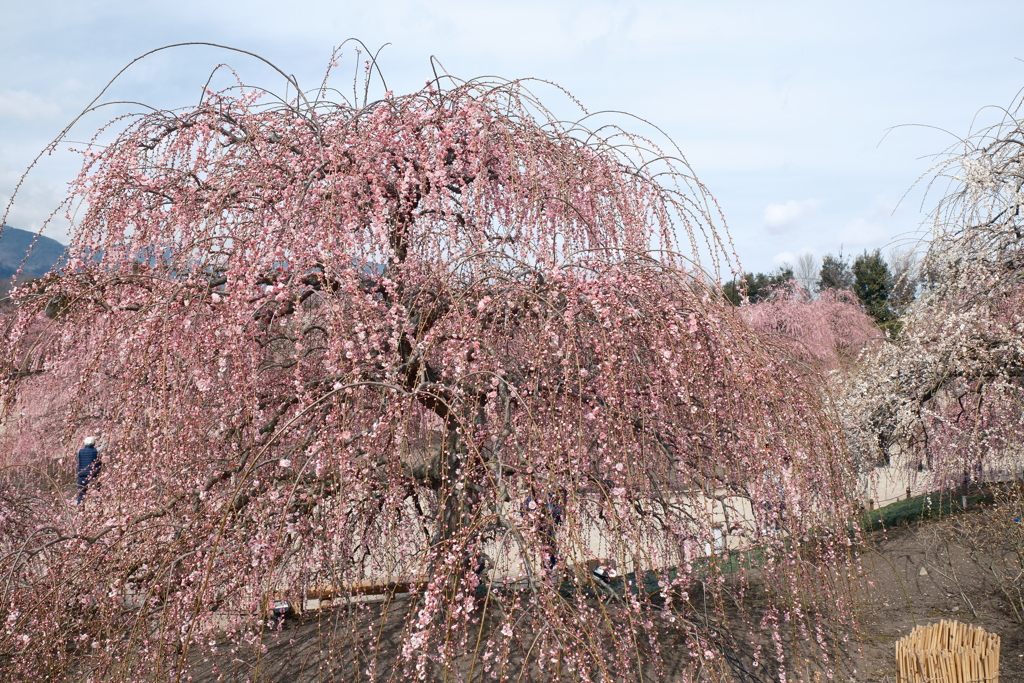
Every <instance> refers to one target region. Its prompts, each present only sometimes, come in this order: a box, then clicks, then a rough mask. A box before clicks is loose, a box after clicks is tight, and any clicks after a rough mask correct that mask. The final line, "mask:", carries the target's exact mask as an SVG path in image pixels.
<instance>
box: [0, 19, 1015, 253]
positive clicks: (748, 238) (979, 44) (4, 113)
mask: <svg viewBox="0 0 1024 683" xmlns="http://www.w3.org/2000/svg"><path fill="white" fill-rule="evenodd" d="M0 26H3V27H4V28H5V30H4V35H3V40H2V42H0V199H3V200H4V203H5V204H6V198H7V197H9V196H10V193H11V190H12V188H13V187H14V184H15V183H16V182H17V180H18V178H19V177H20V176H21V173H22V171H23V170H24V169H25V167H26V166H27V165H28V164H29V163H30V162H31V160H32V158H33V157H34V156H35V155H36V153H38V151H39V150H41V149H42V148H43V147H44V146H45V145H46V143H47V142H49V140H50V139H52V138H53V137H54V136H55V135H56V134H57V133H58V132H59V131H60V130H61V129H62V128H63V127H64V125H65V124H66V123H68V122H69V121H70V120H71V119H73V118H74V116H75V115H76V114H77V113H78V112H79V111H80V110H81V109H82V108H83V107H84V106H85V105H86V104H87V103H88V102H89V101H90V100H91V99H92V98H93V97H94V96H95V95H96V94H97V93H98V92H99V90H100V89H101V88H102V87H103V85H104V84H105V83H106V82H107V81H108V80H109V79H110V78H111V77H112V76H113V75H114V74H115V73H116V72H117V71H118V70H119V69H120V68H121V67H123V66H124V65H126V64H127V63H128V62H129V61H131V60H132V59H133V58H134V57H136V56H138V55H140V54H142V53H144V52H146V51H147V50H150V49H153V48H156V47H159V46H161V45H165V44H169V43H176V42H183V41H210V42H216V43H222V44H227V45H231V46H234V47H239V48H243V49H246V50H250V51H253V52H256V53H259V54H261V55H263V56H265V57H267V58H268V59H270V60H271V61H273V62H274V63H276V64H277V65H279V66H280V67H282V68H283V69H284V70H285V71H287V72H289V73H294V74H295V75H296V77H297V78H298V79H299V81H300V83H303V84H306V85H308V86H309V87H313V86H315V85H316V84H318V83H319V81H320V78H321V77H322V74H323V69H324V67H325V66H326V62H327V60H328V58H329V56H330V53H331V50H332V48H333V47H334V46H335V45H338V44H340V43H341V42H342V41H344V40H345V39H346V38H349V37H357V38H360V39H361V40H363V41H364V42H365V43H366V44H368V45H370V46H373V47H376V46H379V45H381V44H383V43H391V46H390V47H388V48H386V49H385V51H384V53H383V58H382V67H383V69H384V74H385V77H386V78H387V79H388V85H389V87H391V88H392V89H393V90H395V91H396V92H398V93H401V92H408V91H410V90H413V89H416V88H419V87H421V86H422V84H423V82H424V79H425V78H427V77H428V76H430V75H431V67H430V62H429V58H430V56H431V55H434V56H436V57H437V58H438V59H439V60H440V61H441V63H442V64H443V65H444V67H445V68H446V69H447V70H448V71H449V72H450V73H452V74H455V75H457V76H460V77H464V78H470V77H474V76H481V75H497V76H502V77H506V78H518V77H529V76H532V77H537V78H543V79H547V80H551V81H554V82H556V83H558V84H560V85H561V86H564V87H565V88H567V89H568V90H569V91H570V92H572V93H573V95H574V96H576V97H577V98H578V99H579V100H580V101H582V102H583V104H584V105H585V106H587V108H588V109H590V110H601V109H614V110H625V111H628V112H630V113H632V114H636V115H638V116H640V117H642V118H645V119H647V120H650V121H651V122H653V123H655V124H657V125H658V126H660V127H661V128H662V129H663V130H665V132H666V133H667V134H668V135H670V136H671V137H672V138H673V139H674V140H675V142H676V143H677V144H678V145H679V147H680V148H681V149H682V150H683V152H684V153H685V155H686V157H687V160H688V161H689V163H690V165H691V166H692V167H693V169H694V171H695V172H696V174H697V176H698V177H699V178H700V179H701V180H702V181H703V182H704V183H705V184H706V185H707V186H708V188H709V189H710V190H711V192H712V194H714V196H715V197H716V198H717V200H718V201H719V203H720V205H721V207H722V209H723V211H724V213H725V216H726V220H727V222H728V225H729V229H730V232H731V234H732V236H733V239H734V240H735V242H736V246H737V250H738V252H739V255H740V257H741V259H742V262H743V265H744V267H745V268H747V269H754V270H766V269H769V268H773V267H774V266H775V265H777V264H778V263H780V262H781V261H783V260H786V259H793V258H794V256H795V255H796V254H799V253H801V252H804V251H810V252H812V253H814V254H816V255H818V256H821V255H822V254H824V253H827V252H835V251H836V250H838V249H839V247H840V245H842V246H843V248H844V250H845V252H846V253H859V252H860V251H861V250H863V249H872V248H875V247H882V248H883V249H887V248H888V246H889V245H890V244H892V243H894V241H899V240H901V239H906V238H907V237H908V236H912V235H913V233H914V232H915V231H916V230H917V229H918V227H919V225H920V223H921V222H922V220H923V219H924V217H925V212H923V211H922V201H923V202H924V204H923V206H924V209H928V208H930V207H931V206H932V205H934V203H935V201H936V200H937V199H938V195H932V196H928V197H923V195H922V192H921V189H920V188H918V189H916V190H913V191H911V192H910V193H909V194H906V193H907V191H908V190H910V188H911V186H912V185H914V183H915V181H916V180H917V179H918V178H919V177H920V176H921V175H922V174H923V173H925V172H926V171H927V170H928V168H929V167H930V166H931V164H932V163H933V160H934V158H933V157H932V156H931V155H934V154H937V153H940V152H942V151H943V150H944V149H946V148H947V147H948V146H949V145H951V144H953V143H955V142H956V140H957V138H956V136H955V135H965V134H967V133H968V132H969V131H970V130H971V128H972V126H974V127H975V128H977V127H978V126H979V125H981V123H983V122H993V121H994V120H995V119H996V118H998V116H1000V115H1001V113H1000V112H999V111H997V110H995V109H991V108H990V109H987V110H985V109H983V107H985V106H986V105H1000V106H1007V105H1009V104H1010V103H1011V102H1012V101H1013V99H1014V97H1015V96H1016V94H1017V92H1018V90H1019V89H1020V88H1021V87H1022V86H1024V62H1022V61H1020V59H1024V44H1022V43H1021V42H1020V41H1019V39H1018V36H1019V35H1021V29H1022V28H1024V4H1021V3H1019V2H985V1H976V2H972V3H966V2H941V1H934V0H933V1H931V2H899V1H893V0H889V1H888V2H872V1H867V2H865V1H861V2H856V3H822V2H772V3H765V2H731V3H728V4H725V3H710V2H688V1H682V2H680V1H677V2H656V1H650V2H600V1H596V2H595V1H593V0H591V1H587V2H575V1H570V0H566V1H561V0H548V1H546V2H512V1H505V2H474V3H459V2H448V1H446V0H433V1H431V2H414V1H412V0H394V1H392V2H388V3H371V2H363V3H350V2H346V1H344V0H342V1H336V2H320V1H318V0H296V1H294V2H288V3H283V2H271V1H267V0H255V1H247V2H239V1H235V0H224V1H221V2H210V1H206V2H198V1H195V0H178V1H176V2H173V3H168V2H150V1H149V0H141V1H135V2H125V1H114V0H110V1H106V2H101V1H95V0H80V1H78V2H64V1H54V0H35V1H34V2H32V3H28V2H24V0H0ZM349 52H351V51H349ZM220 62H228V63H230V64H231V65H232V66H233V67H235V68H236V69H238V70H239V71H240V72H241V73H242V75H243V77H244V78H245V80H246V81H247V82H250V83H259V84H261V85H268V86H272V87H273V86H276V85H277V84H279V83H280V80H279V79H278V78H277V77H276V76H274V75H272V74H271V73H270V72H269V71H268V70H267V69H266V68H265V67H262V66H261V65H259V64H258V63H257V62H255V61H254V60H252V59H249V58H246V57H243V56H241V55H230V54H226V53H223V52H218V51H216V50H214V49H212V48H197V47H192V48H182V49H178V50H175V51H171V52H163V53H160V54H158V55H156V56H155V57H153V58H150V59H147V60H146V61H144V62H143V63H141V64H139V65H136V66H135V67H133V68H132V69H131V70H130V71H129V72H128V73H127V74H126V75H125V77H123V78H122V79H121V80H120V81H119V82H118V83H117V84H116V85H115V87H114V88H113V90H112V91H111V93H110V96H111V97H112V98H114V99H131V100H141V101H144V102H147V103H149V104H153V105H156V106H161V107H176V106H182V105H187V104H190V103H193V102H195V101H196V100H197V99H198V95H199V89H200V87H201V85H202V84H203V82H205V79H206V76H207V75H208V73H209V71H210V70H211V69H212V68H213V67H214V66H216V65H217V64H218V63H220ZM554 99H555V100H558V99H559V98H557V97H556V98H554ZM112 111H113V110H112ZM566 113H567V114H568V113H569V112H568V110H566ZM101 123H103V121H102V120H101V118H100V117H95V116H94V117H92V118H89V119H87V120H85V121H84V122H83V124H81V125H80V126H79V127H78V128H76V131H75V133H74V134H73V135H72V136H71V138H72V139H74V140H80V139H87V138H88V137H89V136H90V135H91V133H92V130H93V129H94V128H95V127H96V126H98V125H100V124H101ZM906 124H913V125H906ZM897 126H903V127H898V128H895V129H894V130H891V131H890V129H892V128H894V127H897ZM887 131H889V132H888V135H887ZM954 134H955V135H954ZM883 138H884V140H883ZM64 147H66V145H65V146H64ZM76 172H77V158H76V157H74V156H73V155H70V154H66V153H63V152H59V153H57V154H55V155H54V156H52V157H47V158H45V159H44V160H43V162H42V163H41V165H40V166H39V167H38V168H37V169H36V170H35V171H33V173H32V174H31V175H30V176H29V179H28V180H27V181H26V183H25V185H24V188H23V190H22V193H23V194H20V195H19V201H18V203H17V204H16V205H15V207H14V209H13V211H12V213H11V216H10V218H9V223H10V224H11V225H14V226H15V227H22V228H26V229H32V228H35V227H37V226H38V225H40V224H41V222H42V220H43V219H45V217H46V216H47V215H48V213H49V211H50V210H51V209H52V208H53V206H54V205H55V204H56V203H57V202H58V201H59V199H60V198H61V196H62V195H63V187H64V183H66V182H67V181H68V180H69V179H71V178H72V177H73V176H74V174H75V173H76ZM905 195H906V196H905ZM901 200H902V202H901ZM897 205H899V206H898V207H897ZM64 229H65V228H64V227H63V226H61V225H59V224H57V225H54V227H53V228H52V229H50V230H48V232H47V234H49V235H51V236H53V237H55V238H57V239H61V240H63V239H65V235H64V233H63V230H64Z"/></svg>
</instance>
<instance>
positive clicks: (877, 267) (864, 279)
mask: <svg viewBox="0 0 1024 683" xmlns="http://www.w3.org/2000/svg"><path fill="white" fill-rule="evenodd" d="M853 277H854V285H853V287H854V289H853V291H854V293H855V294H856V295H857V298H858V299H860V301H861V303H862V304H864V307H865V308H866V309H867V311H868V314H869V315H870V316H871V317H872V318H874V319H875V322H877V323H879V324H884V323H888V322H890V321H892V320H893V318H894V317H895V316H894V315H893V312H892V309H891V308H890V307H889V293H890V292H891V291H892V273H890V272H889V265H888V264H887V263H886V262H885V259H884V258H882V252H881V250H880V249H875V250H874V251H873V252H871V253H868V252H867V251H866V250H865V252H864V253H863V254H861V255H860V256H858V257H857V258H856V259H854V262H853Z"/></svg>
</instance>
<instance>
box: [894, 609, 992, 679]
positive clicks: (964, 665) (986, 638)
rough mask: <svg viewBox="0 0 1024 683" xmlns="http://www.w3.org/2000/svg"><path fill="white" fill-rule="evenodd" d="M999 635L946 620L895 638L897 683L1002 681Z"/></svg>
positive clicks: (919, 627)
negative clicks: (898, 638) (1000, 676)
mask: <svg viewBox="0 0 1024 683" xmlns="http://www.w3.org/2000/svg"><path fill="white" fill-rule="evenodd" d="M999 644H1000V641H999V636H997V635H996V634H994V633H986V632H985V631H984V630H982V629H980V628H975V627H973V626H968V625H967V624H961V623H960V622H958V621H947V620H945V619H943V620H942V621H941V622H939V623H937V624H932V625H931V626H918V627H917V628H915V629H914V630H913V631H911V632H910V635H908V636H906V637H904V638H901V639H900V640H898V641H896V681H897V683H999Z"/></svg>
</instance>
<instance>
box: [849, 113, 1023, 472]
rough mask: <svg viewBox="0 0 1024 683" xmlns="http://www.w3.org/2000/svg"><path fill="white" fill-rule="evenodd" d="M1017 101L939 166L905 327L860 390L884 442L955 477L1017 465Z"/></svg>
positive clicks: (866, 414) (862, 411)
mask: <svg viewBox="0 0 1024 683" xmlns="http://www.w3.org/2000/svg"><path fill="white" fill-rule="evenodd" d="M1019 105H1020V103H1019V102H1018V103H1017V104H1016V106H1015V107H1012V108H1011V109H1010V110H1008V111H1010V112H1011V113H1010V114H1007V116H1006V118H1005V119H1004V121H1003V122H1002V123H1000V124H999V125H996V126H994V127H992V128H989V129H986V130H983V131H981V132H980V133H978V134H977V135H974V136H972V137H970V138H967V139H966V140H964V141H963V142H962V143H959V144H958V146H957V147H956V148H954V149H952V150H950V153H949V155H948V157H947V159H945V160H944V161H943V162H942V163H941V164H940V165H939V166H938V171H937V173H936V175H935V177H934V178H933V180H932V184H938V183H941V182H947V183H948V190H947V194H946V196H945V197H944V198H943V199H942V200H941V202H940V203H939V205H938V207H937V208H936V210H935V212H934V215H933V223H932V226H931V235H930V241H929V243H928V249H927V253H926V254H925V256H924V258H923V260H922V261H921V263H920V265H919V270H920V277H921V282H920V285H919V292H918V297H917V300H916V301H915V302H914V304H913V305H912V306H911V307H910V309H909V312H908V313H907V315H906V316H905V324H906V327H905V330H904V331H903V333H902V334H901V335H900V336H899V337H898V338H897V339H896V340H894V342H893V343H890V344H885V345H883V346H881V347H880V348H879V352H878V353H877V355H876V356H875V357H874V358H873V360H872V363H871V364H870V365H869V366H868V367H867V368H866V370H865V372H864V373H862V374H861V375H860V377H859V378H858V380H857V382H856V385H855V386H854V387H853V391H852V392H851V405H852V406H853V407H854V408H855V409H856V410H857V411H858V415H859V419H860V421H861V423H862V424H863V425H865V426H866V427H867V429H869V430H870V431H872V432H873V433H874V434H875V435H876V436H877V443H876V444H875V447H876V448H878V449H880V450H882V451H886V452H887V451H889V450H891V449H893V448H896V449H899V450H901V451H903V452H905V453H907V454H909V456H910V457H911V459H912V460H913V461H914V462H917V463H920V464H921V465H922V466H924V467H927V468H928V469H930V470H931V471H932V472H933V473H934V475H935V476H936V477H937V481H938V482H940V483H942V484H944V485H960V484H963V483H966V482H969V481H971V480H974V479H976V478H979V477H982V478H983V477H987V476H989V475H1000V474H1006V473H1013V474H1018V473H1019V472H1020V470H1021V467H1022V466H1024V453H1022V450H1021V446H1020V434H1021V427H1022V424H1021V420H1022V417H1024V416H1022V411H1021V406H1022V400H1024V385H1022V377H1024V335H1022V325H1024V298H1022V290H1021V279H1022V275H1024V267H1022V266H1024V260H1022V249H1021V248H1022V240H1021V230H1022V221H1021V215H1020V214H1021V199H1022V194H1021V188H1022V184H1021V171H1022V168H1024V155H1022V153H1021V149H1022V145H1024V124H1022V123H1021V121H1020V120H1019V119H1018V118H1017V116H1016V114H1017V113H1019Z"/></svg>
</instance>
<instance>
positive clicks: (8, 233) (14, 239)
mask: <svg viewBox="0 0 1024 683" xmlns="http://www.w3.org/2000/svg"><path fill="white" fill-rule="evenodd" d="M33 240H36V234H35V233H33V232H28V231H27V230H19V229H17V228H12V227H11V226H9V225H5V226H4V228H3V233H2V234H0V280H7V279H10V277H11V276H12V275H14V274H15V273H16V272H17V271H18V268H22V269H23V271H24V272H23V276H24V277H25V279H30V278H35V277H40V276H42V275H45V274H46V273H47V272H48V271H49V270H51V269H52V268H53V267H54V266H55V265H56V264H57V263H58V261H60V259H61V256H63V254H64V249H65V247H64V245H63V244H61V243H60V242H58V241H57V240H54V239H50V238H49V237H39V238H38V241H37V242H36V245H35V247H32V242H33ZM29 248H32V253H31V254H29V256H28V259H27V260H25V254H26V253H28V250H29ZM23 260H25V263H24V265H22V261H23Z"/></svg>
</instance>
